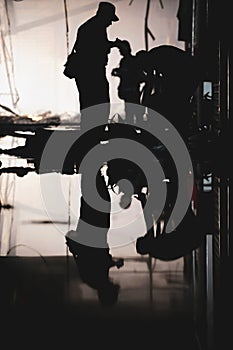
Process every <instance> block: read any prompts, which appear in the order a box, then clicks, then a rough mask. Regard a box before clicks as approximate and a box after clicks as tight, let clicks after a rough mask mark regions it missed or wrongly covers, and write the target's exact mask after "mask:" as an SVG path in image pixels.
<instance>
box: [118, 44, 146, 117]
mask: <svg viewBox="0 0 233 350" xmlns="http://www.w3.org/2000/svg"><path fill="white" fill-rule="evenodd" d="M119 51H120V54H121V55H122V56H123V57H122V59H121V60H120V63H119V67H118V68H114V69H113V70H112V75H113V76H117V77H119V78H120V83H119V86H118V96H119V98H120V99H122V100H124V102H125V117H126V122H128V123H130V124H134V117H135V119H136V122H137V123H140V122H142V120H143V114H144V109H143V108H141V107H140V106H139V105H140V103H141V102H140V101H141V89H140V84H141V82H142V81H143V80H144V75H143V72H142V71H140V70H139V67H138V64H137V58H136V57H135V56H134V55H132V53H131V46H130V43H129V42H128V41H127V40H123V41H122V42H121V43H120V44H119ZM132 104H136V105H137V106H133V105H132Z"/></svg>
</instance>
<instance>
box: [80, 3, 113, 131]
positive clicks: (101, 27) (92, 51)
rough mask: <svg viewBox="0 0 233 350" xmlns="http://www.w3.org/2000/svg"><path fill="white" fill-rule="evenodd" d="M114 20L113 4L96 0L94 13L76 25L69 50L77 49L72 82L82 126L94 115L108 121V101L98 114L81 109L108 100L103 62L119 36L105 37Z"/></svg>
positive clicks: (104, 62)
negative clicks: (74, 83)
mask: <svg viewBox="0 0 233 350" xmlns="http://www.w3.org/2000/svg"><path fill="white" fill-rule="evenodd" d="M118 20H119V18H118V17H117V16H116V14H115V6H114V5H113V4H111V3H108V2H100V3H99V6H98V10H97V13H96V15H95V16H93V17H91V18H90V19H88V20H87V21H86V22H85V23H83V24H82V25H81V26H80V27H79V28H78V32H77V38H76V41H75V44H74V47H73V50H74V51H75V52H76V53H77V76H76V78H75V82H76V85H77V88H78V92H79V101H80V110H81V128H82V129H83V130H85V129H86V128H88V127H91V126H92V125H93V126H95V118H101V119H102V122H103V124H106V123H107V122H108V117H109V112H110V109H109V105H106V107H105V111H104V113H102V115H98V116H96V115H93V114H92V113H87V112H86V111H84V110H85V108H87V107H90V106H95V105H97V104H100V103H107V104H109V102H110V97H109V83H108V80H107V78H106V65H107V63H108V54H109V53H110V50H111V48H113V47H115V46H117V43H118V42H119V39H116V41H109V40H108V37H107V28H108V27H109V26H110V25H111V24H112V22H116V21H118ZM92 119H94V120H92Z"/></svg>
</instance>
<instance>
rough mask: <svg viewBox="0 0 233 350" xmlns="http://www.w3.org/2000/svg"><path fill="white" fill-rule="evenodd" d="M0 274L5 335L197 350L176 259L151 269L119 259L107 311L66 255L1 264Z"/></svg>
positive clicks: (5, 259)
mask: <svg viewBox="0 0 233 350" xmlns="http://www.w3.org/2000/svg"><path fill="white" fill-rule="evenodd" d="M150 266H151V268H148V267H150ZM0 271H1V285H2V288H1V310H2V318H1V320H2V322H3V324H4V325H5V326H6V325H9V328H8V327H7V329H8V330H12V331H13V330H15V331H17V330H18V329H20V328H21V327H22V326H23V325H25V327H26V329H29V328H31V327H32V328H33V332H34V331H35V330H37V331H38V328H37V327H38V326H39V327H40V332H42V333H41V335H42V334H44V333H43V332H44V331H45V332H48V333H49V334H50V335H51V334H52V333H53V331H55V333H56V334H57V336H56V337H57V339H59V336H62V337H63V336H65V334H66V332H68V333H70V332H75V336H72V337H70V339H69V342H73V341H74V339H75V338H76V337H82V336H84V334H86V333H89V332H90V334H93V332H94V333H95V332H97V333H98V335H99V336H100V338H101V339H103V340H104V339H105V337H110V339H111V341H112V342H113V343H115V344H117V343H118V342H120V339H122V340H124V347H125V346H126V343H125V341H126V339H128V341H130V342H131V346H135V345H138V344H147V346H149V344H151V342H152V343H154V346H155V347H156V348H159V349H168V348H171V346H172V347H174V348H175V349H197V343H196V339H195V330H194V325H193V309H192V307H193V303H192V289H191V285H190V284H189V283H188V282H187V280H186V279H185V278H184V274H183V260H182V259H179V260H176V261H173V262H166V263H165V262H161V261H159V260H157V261H152V264H151V265H150V264H149V265H148V261H147V259H145V260H143V259H142V260H141V262H140V260H139V259H137V261H136V262H135V261H134V259H133V258H129V259H125V263H124V266H123V267H122V268H121V269H119V270H118V269H117V268H115V267H114V268H112V269H111V270H110V277H111V279H112V280H113V281H114V282H116V283H118V284H119V286H120V291H119V295H118V300H117V303H116V304H115V305H114V306H112V307H102V306H101V305H100V303H99V301H98V297H97V293H96V291H95V290H94V289H92V288H91V287H89V286H88V285H86V284H85V283H83V282H82V280H81V279H80V276H79V273H78V269H77V266H76V264H75V262H74V259H73V257H72V256H71V255H68V256H62V257H47V258H46V257H44V258H43V259H42V258H40V257H1V258H0ZM8 322H9V323H8ZM33 325H34V326H35V328H34V326H33ZM28 327H29V328H28ZM49 330H50V331H51V333H50V331H49ZM52 330H53V331H52ZM80 332H81V333H80ZM88 341H93V338H92V337H90V338H88ZM118 346H120V344H118Z"/></svg>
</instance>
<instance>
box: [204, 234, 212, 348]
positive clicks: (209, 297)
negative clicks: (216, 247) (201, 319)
mask: <svg viewBox="0 0 233 350" xmlns="http://www.w3.org/2000/svg"><path fill="white" fill-rule="evenodd" d="M213 289H214V282H213V235H212V234H207V235H206V326H207V334H206V338H207V339H206V341H207V350H211V349H213V334H214V307H213V305H214V294H213Z"/></svg>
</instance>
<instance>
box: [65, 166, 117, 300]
mask: <svg viewBox="0 0 233 350" xmlns="http://www.w3.org/2000/svg"><path fill="white" fill-rule="evenodd" d="M86 186H88V183H87V182H86V177H85V176H84V177H83V178H82V188H83V189H84V193H85V189H86ZM96 187H97V190H98V192H99V193H100V194H101V196H102V198H103V199H105V203H106V206H105V211H104V212H101V211H99V210H97V209H94V208H93V207H92V206H90V205H89V204H88V203H87V202H86V200H85V198H84V197H83V196H82V197H81V209H80V218H79V221H78V224H77V228H76V231H69V232H68V233H67V235H66V243H67V245H68V247H69V250H70V252H71V253H72V254H73V256H74V258H75V261H76V263H77V266H78V270H79V273H80V277H81V278H82V280H83V282H84V283H86V284H88V285H89V286H90V287H92V288H94V289H96V290H97V292H98V297H99V301H100V303H101V304H102V305H112V304H114V303H115V302H116V301H117V296H118V292H119V286H118V285H117V284H115V283H113V282H112V281H111V279H110V278H109V269H110V268H112V267H114V266H116V267H117V268H120V267H121V266H122V265H123V260H122V259H119V260H114V259H113V257H112V255H111V254H110V253H109V247H108V239H107V238H108V237H107V235H108V230H109V227H110V197H109V192H108V189H107V187H106V184H105V180H104V177H103V175H101V171H100V172H99V174H98V176H97V177H96Z"/></svg>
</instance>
